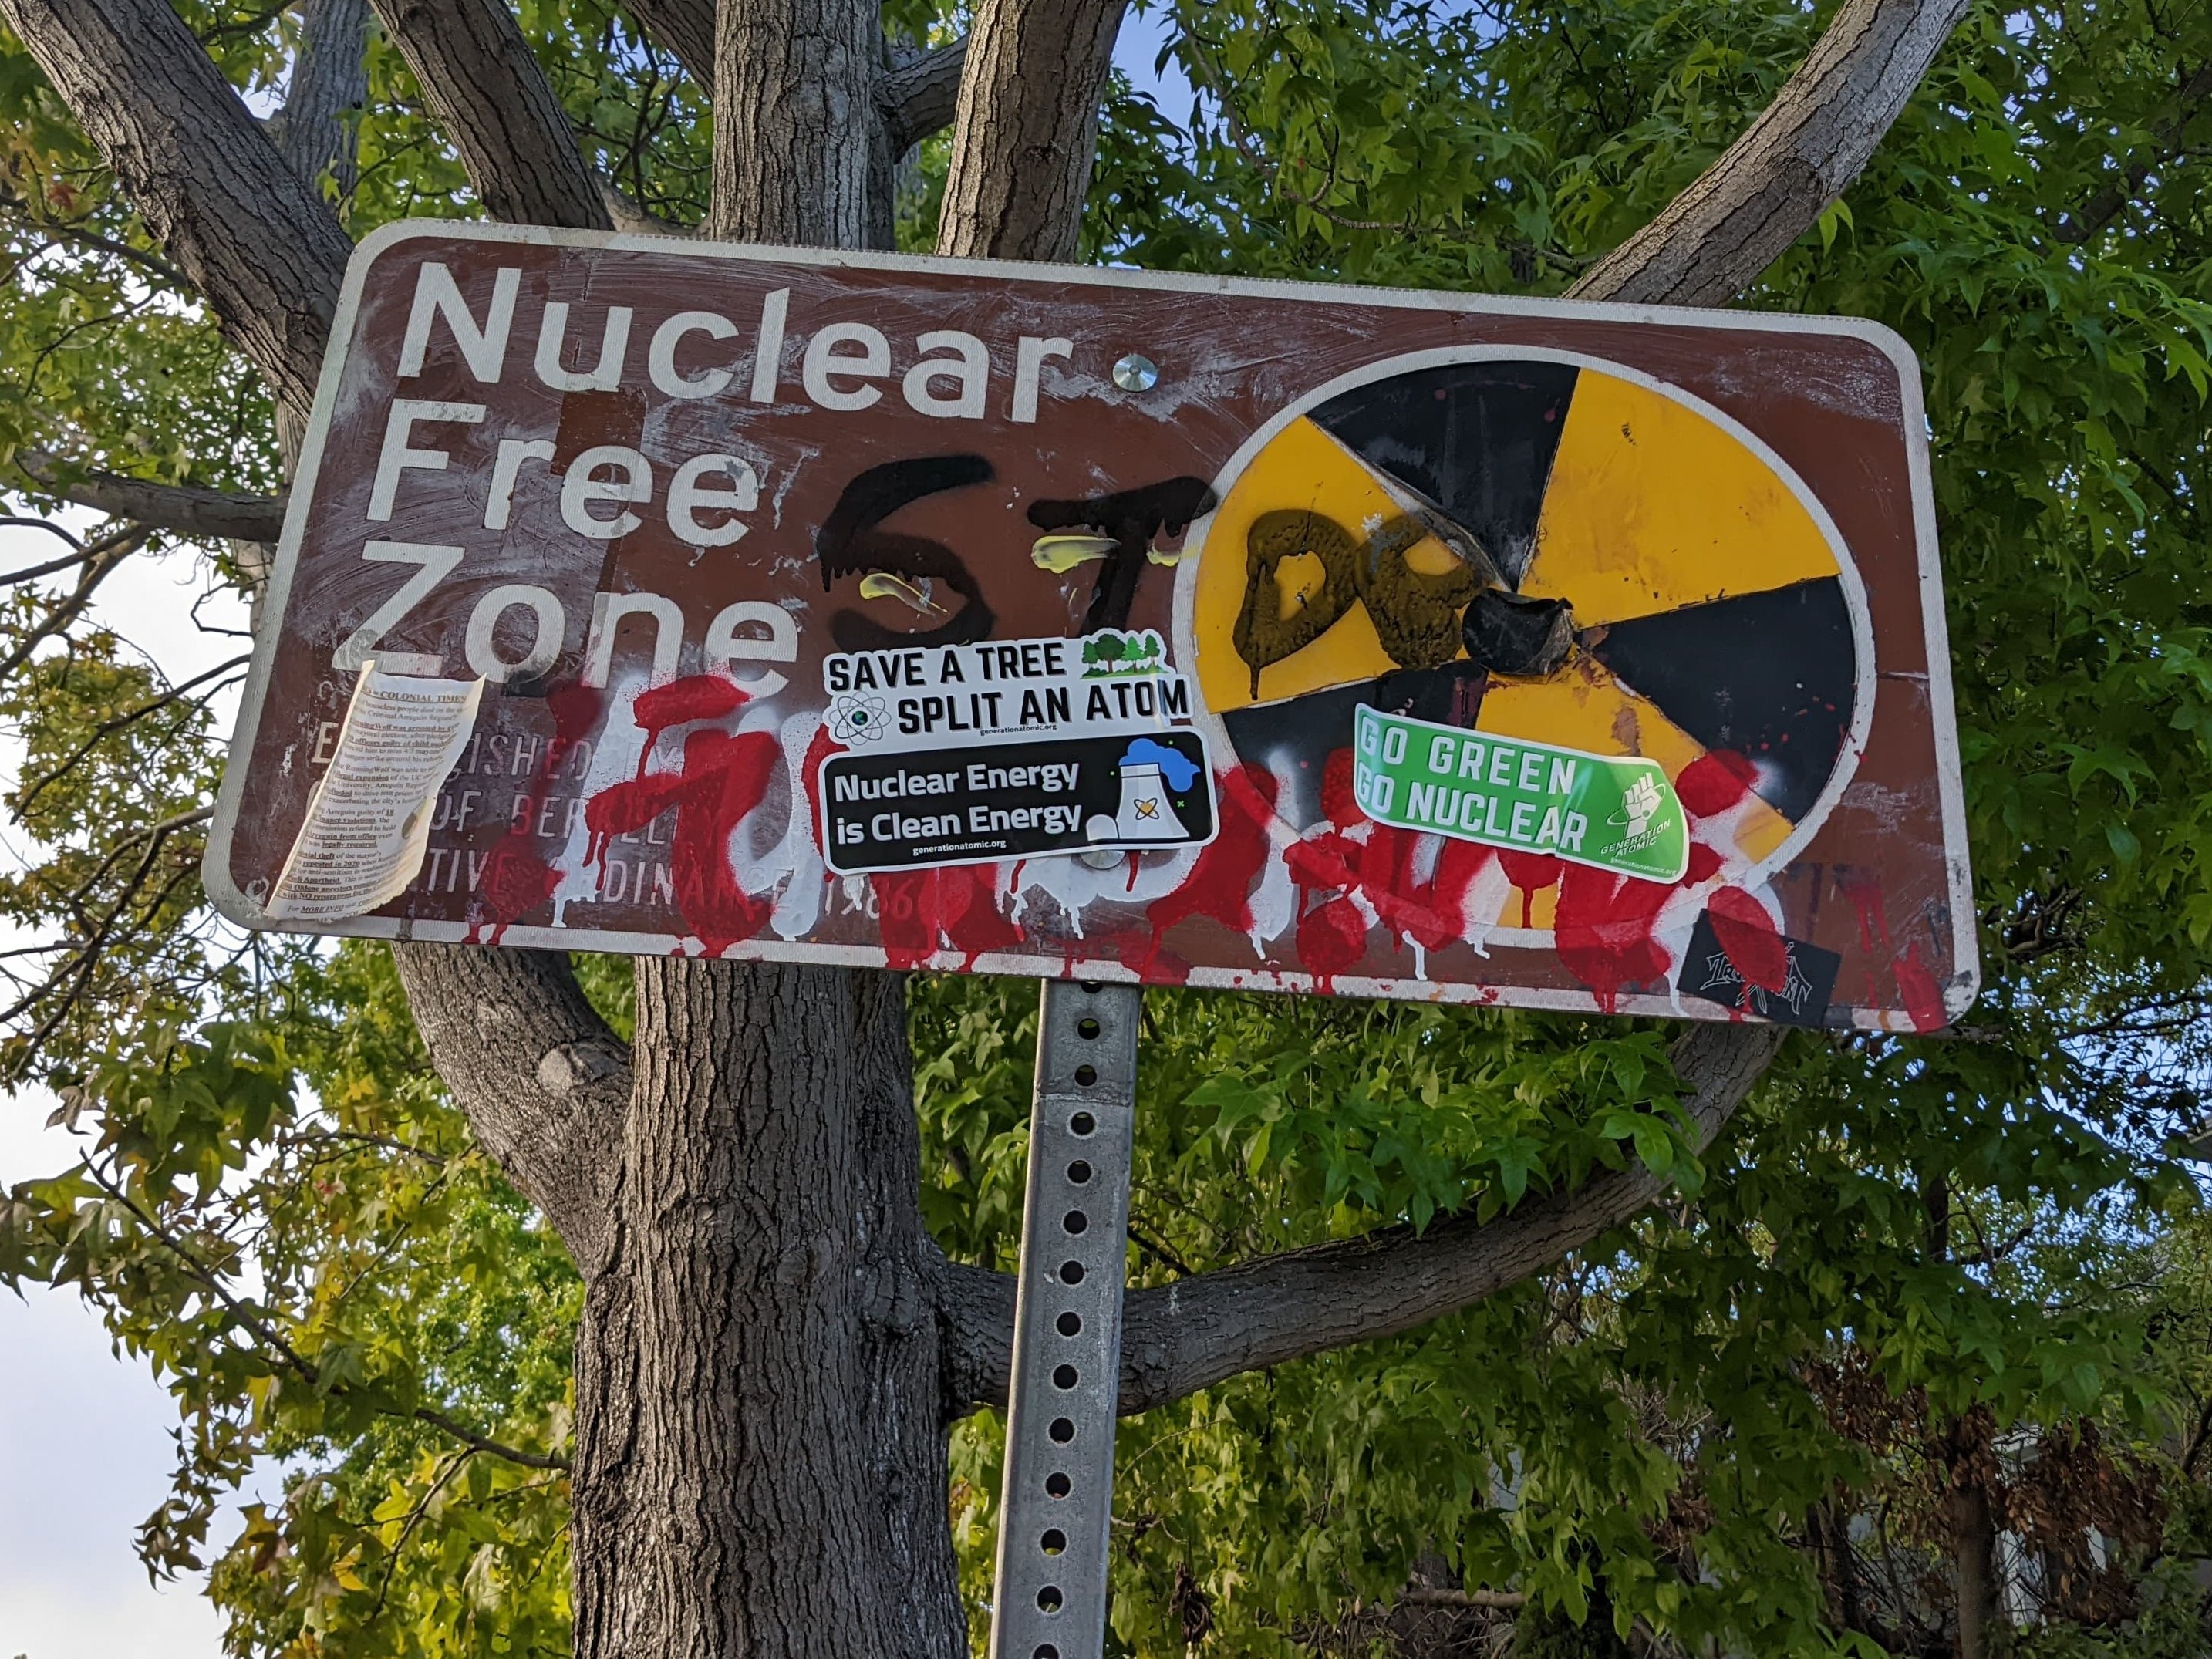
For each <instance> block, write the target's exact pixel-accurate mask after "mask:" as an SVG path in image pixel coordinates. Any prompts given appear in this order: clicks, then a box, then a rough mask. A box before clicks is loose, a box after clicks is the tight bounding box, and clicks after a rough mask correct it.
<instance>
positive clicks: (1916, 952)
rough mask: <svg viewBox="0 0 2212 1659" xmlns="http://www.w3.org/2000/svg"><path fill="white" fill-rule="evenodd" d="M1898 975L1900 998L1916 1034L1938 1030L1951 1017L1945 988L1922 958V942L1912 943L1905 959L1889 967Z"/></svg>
mask: <svg viewBox="0 0 2212 1659" xmlns="http://www.w3.org/2000/svg"><path fill="white" fill-rule="evenodd" d="M1890 967H1891V970H1892V971H1893V972H1894V973H1895V974H1896V975H1897V990H1898V996H1899V1000H1901V1001H1902V1002H1903V1003H1904V1004H1905V1018H1908V1019H1910V1020H1911V1022H1912V1029H1913V1030H1916V1031H1937V1030H1942V1028H1943V1022H1944V1021H1945V1020H1946V1019H1947V1018H1949V1015H1948V1013H1946V1012H1945V1011H1944V1007H1943V991H1942V987H1940V986H1939V985H1937V984H1936V975H1934V974H1932V973H1930V972H1929V969H1928V964H1927V963H1924V962H1923V961H1921V959H1920V941H1919V940H1917V939H1915V940H1913V942H1912V944H1911V945H1910V946H1909V947H1907V949H1906V951H1905V955H1904V957H1902V958H1901V959H1899V960H1897V961H1893V962H1892V963H1891V964H1890Z"/></svg>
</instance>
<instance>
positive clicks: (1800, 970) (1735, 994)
mask: <svg viewBox="0 0 2212 1659" xmlns="http://www.w3.org/2000/svg"><path fill="white" fill-rule="evenodd" d="M1733 926H1736V927H1741V924H1740V923H1738V924H1733ZM1781 942H1782V948H1783V952H1784V964H1785V965H1784V975H1783V983H1782V987H1781V988H1780V989H1779V990H1771V989H1769V988H1768V987H1765V986H1764V985H1759V984H1756V983H1747V982H1746V981H1745V978H1744V975H1743V972H1742V969H1741V968H1740V967H1739V966H1738V965H1737V963H1736V962H1735V958H1734V957H1731V956H1730V955H1729V951H1728V948H1727V946H1725V945H1723V944H1722V943H1721V940H1720V936H1719V934H1717V933H1715V932H1714V930H1713V913H1712V912H1711V911H1710V910H1708V911H1706V912H1705V914H1704V915H1700V916H1699V918H1698V925H1697V927H1696V928H1695V929H1694V930H1693V931H1692V933H1691V934H1690V949H1689V954H1688V955H1686V957H1683V958H1682V971H1681V972H1680V974H1678V975H1675V978H1674V988H1675V989H1676V990H1677V991H1680V993H1681V994H1683V995H1684V996H1691V997H1699V998H1702V999H1703V1000H1705V1001H1707V1002H1717V1003H1721V1004H1723V1005H1724V1006H1728V1007H1730V1008H1734V1009H1736V1010H1738V1011H1740V1012H1743V1013H1747V1014H1756V1015H1758V1016H1759V1017H1760V1018H1763V1019H1771V1020H1772V1021H1774V1022H1775V1023H1776V1024H1779V1025H1825V1024H1827V1015H1828V1003H1829V1000H1830V999H1831V998H1832V996H1833V995H1834V994H1835V989H1836V970H1837V969H1838V968H1840V967H1842V966H1843V962H1844V959H1843V957H1840V956H1838V955H1837V954H1836V952H1835V951H1823V950H1822V949H1821V948H1820V946H1819V945H1808V944H1807V943H1806V942H1805V941H1804V940H1803V939H1790V938H1788V937H1786V936H1785V937H1784V938H1783V939H1782V941H1781ZM1754 966H1755V965H1754Z"/></svg>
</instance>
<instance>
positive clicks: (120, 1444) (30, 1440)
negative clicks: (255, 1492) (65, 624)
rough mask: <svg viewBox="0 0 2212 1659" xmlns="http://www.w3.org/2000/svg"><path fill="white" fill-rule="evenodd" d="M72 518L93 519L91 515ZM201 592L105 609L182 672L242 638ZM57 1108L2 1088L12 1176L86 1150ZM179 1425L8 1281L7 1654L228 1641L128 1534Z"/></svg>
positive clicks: (0, 564)
mask: <svg viewBox="0 0 2212 1659" xmlns="http://www.w3.org/2000/svg"><path fill="white" fill-rule="evenodd" d="M73 522H75V523H76V524H77V525H78V526H79V527H82V525H83V524H84V523H86V522H88V515H87V517H86V518H84V519H79V520H73ZM59 550H60V544H59V543H58V542H56V541H55V540H54V539H53V538H52V537H51V536H46V535H43V534H41V533H40V532H37V531H31V530H20V529H9V528H0V570H10V569H15V568H20V567H21V566H23V565H26V564H29V563H33V562H40V561H43V560H46V559H51V558H52V557H53V556H54V555H55V554H56V553H57V552H58V551H59ZM198 597H199V584H198V582H197V580H195V579H194V578H193V576H192V573H191V568H190V561H189V560H188V559H186V558H185V557H182V556H173V557H171V558H170V559H167V560H165V561H164V562H161V564H159V565H155V564H153V563H150V562H147V561H144V560H134V561H133V562H131V563H130V564H128V565H126V566H125V567H124V568H122V569H120V570H118V571H117V572H116V573H115V574H113V575H112V576H111V577H109V578H108V580H107V582H106V585H105V586H103V587H102V589H101V590H100V593H99V595H98V596H97V598H96V600H95V603H94V612H95V614H96V615H97V616H98V617H99V619H100V621H101V622H103V623H106V624H107V625H108V626H109V627H111V628H112V629H115V630H116V631H117V632H118V633H119V634H121V635H123V637H124V638H125V639H127V640H130V641H132V642H133V643H134V644H136V645H137V646H138V647H140V648H141V649H143V650H144V651H145V652H147V653H149V654H150V655H152V656H153V657H154V658H155V660H156V661H158V662H160V663H161V665H163V666H164V667H165V668H166V669H167V671H168V672H169V674H170V676H171V678H173V679H181V678H187V677H188V676H190V675H191V674H194V673H197V672H198V671H200V670H201V669H203V668H208V667H212V666H213V665H215V664H216V663H218V662H221V661H223V660H224V659H227V658H228V657H231V656H234V655H235V654H236V653H237V651H238V648H239V641H235V640H232V639H228V638H225V637H224V636H222V635H202V634H200V633H199V632H198V630H197V629H196V628H195V627H194V625H193V623H192V620H191V605H192V601H193V600H194V599H197V598H198ZM200 614H201V616H202V617H203V618H204V619H205V620H206V621H208V622H210V623H216V624H217V625H220V626H224V627H233V628H243V627H244V626H245V625H246V623H245V611H244V607H243V606H238V605H232V606H228V607H223V606H218V605H208V606H206V607H204V609H203V610H202V611H201V613H200ZM224 723H225V724H226V725H227V724H228V710H226V711H225V720H224ZM7 747H9V748H12V745H7ZM0 763H4V765H5V768H6V769H7V771H8V772H9V774H11V775H12V773H13V771H14V769H15V756H14V754H13V753H4V754H0ZM9 839H12V837H11V838H9ZM0 855H4V854H0ZM53 1108H54V1101H53V1097H52V1096H51V1095H49V1094H47V1093H46V1091H44V1090H33V1091H23V1092H21V1093H20V1094H17V1095H15V1096H14V1097H8V1098H0V1187H4V1186H12V1185H14V1184H15V1182H19V1181H24V1180H27V1179H30V1178H33V1177H34V1176H45V1175H52V1174H54V1173H56V1172H57V1171H58V1170H62V1169H64V1168H66V1167H67V1166H68V1165H69V1164H72V1163H74V1162H75V1161H76V1155H75V1153H74V1152H72V1151H71V1150H70V1137H69V1136H68V1135H67V1134H66V1133H64V1132H63V1131H62V1130H59V1129H47V1128H46V1127H44V1126H45V1123H46V1116H47V1114H48V1113H50V1112H52V1110H53ZM176 1423H177V1413H176V1408H175V1407H174V1406H173V1404H172V1403H171V1401H170V1400H169V1397H168V1395H167V1394H166V1393H164V1392H163V1390H162V1389H161V1386H160V1385H159V1384H157V1383H155V1381H154V1379H153V1376H151V1374H150V1373H149V1371H148V1370H147V1368H146V1366H145V1365H144V1364H143V1363H141V1362H138V1361H136V1360H130V1359H118V1358H116V1357H115V1356H114V1354H113V1353H112V1352H111V1350H110V1347H109V1343H108V1337H107V1333H106V1330H105V1329H104V1328H102V1327H101V1325H100V1320H99V1317H98V1316H96V1315H95V1314H94V1313H93V1311H92V1310H90V1309H88V1308H87V1307H86V1306H85V1305H84V1304H83V1303H82V1301H81V1300H79V1299H78V1297H77V1296H76V1293H75V1292H74V1291H50V1290H33V1291H31V1292H30V1293H29V1295H28V1297H27V1300H23V1301H18V1300H17V1299H16V1298H15V1297H13V1296H9V1295H8V1294H6V1293H5V1292H3V1291H0V1659H14V1656H16V1655H19V1654H20V1655H22V1656H25V1659H216V1656H217V1655H219V1654H220V1653H221V1652H222V1647H221V1644H220V1640H219V1638H220V1635H221V1631H222V1624H221V1620H219V1619H218V1618H217V1616H216V1612H215V1610H214V1608H212V1607H210V1606H209V1605H208V1603H207V1602H206V1601H203V1600H201V1599H200V1597H199V1595H198V1593H197V1590H198V1587H197V1584H195V1583H176V1584H172V1585H169V1586H167V1587H165V1588H163V1589H158V1590H157V1589H154V1588H153V1587H152V1586H151V1585H149V1583H147V1579H146V1570H145V1569H144V1568H143V1566H141V1565H139V1562H138V1558H137V1555H135V1554H134V1553H132V1551H131V1535H132V1534H133V1533H134V1532H135V1531H136V1530H137V1526H138V1523H139V1522H141V1521H143V1520H144V1519H145V1518H146V1516H148V1515H149V1513H151V1512H152V1511H153V1510H154V1509H155V1506H156V1505H157V1504H160V1503H161V1500H162V1498H163V1497H164V1496H165V1495H166V1492H167V1485H168V1480H167V1472H168V1468H169V1457H170V1445H169V1439H168V1435H169V1431H170V1430H171V1429H172V1428H173V1427H174V1426H175V1425H176ZM221 1525H222V1523H221V1522H218V1530H220V1528H221Z"/></svg>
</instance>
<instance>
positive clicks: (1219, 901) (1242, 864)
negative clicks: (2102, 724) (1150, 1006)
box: [1125, 762, 1278, 974]
mask: <svg viewBox="0 0 2212 1659" xmlns="http://www.w3.org/2000/svg"><path fill="white" fill-rule="evenodd" d="M1214 782H1215V786H1216V787H1215V794H1216V796H1217V797H1218V799H1219V801H1220V803H1221V806H1220V811H1221V823H1220V827H1219V829H1218V833H1217V834H1216V835H1215V836H1214V838H1213V840H1212V842H1210V843H1208V844H1207V845H1206V847H1205V848H1202V849H1201V850H1200V853H1199V855H1198V858H1197V860H1196V861H1195V862H1194V863H1193V864H1192V866H1191V867H1190V873H1189V874H1188V875H1187V876H1185V877H1184V878H1182V881H1181V882H1179V883H1177V884H1176V887H1175V888H1174V890H1172V891H1170V892H1167V893H1163V894H1162V895H1161V896H1159V897H1158V898H1156V899H1154V900H1153V901H1152V903H1151V904H1150V905H1149V906H1147V907H1146V911H1145V920H1146V922H1148V923H1149V924H1150V925H1151V927H1152V939H1151V941H1150V943H1149V944H1148V945H1146V946H1145V947H1144V949H1143V951H1142V954H1141V955H1139V957H1137V958H1136V959H1135V960H1134V961H1133V962H1130V963H1129V965H1130V966H1131V967H1133V968H1134V969H1136V970H1137V971H1138V972H1139V974H1149V973H1151V971H1152V966H1153V961H1154V958H1155V957H1157V956H1158V953H1159V948H1160V938H1161V936H1162V935H1163V934H1164V933H1166V932H1167V931H1168V929H1169V928H1170V927H1174V926H1175V925H1176V923H1177V922H1179V921H1183V920H1184V919H1186V918H1187V917H1190V916H1211V917H1212V918H1213V920H1214V921H1218V922H1219V923H1220V924H1221V925H1222V926H1223V927H1226V928H1228V929H1229V930H1230V932H1231V933H1250V932H1251V931H1252V927H1253V922H1252V887H1253V884H1254V883H1255V882H1257V881H1258V880H1259V878H1260V872H1261V871H1262V870H1264V869H1265V868H1266V867H1267V823H1268V821H1269V820H1270V819H1272V818H1273V817H1274V814H1275V794H1276V791H1277V787H1278V786H1277V784H1276V781H1275V775H1274V774H1273V773H1272V772H1270V771H1268V770H1267V769H1266V768H1264V767H1259V766H1254V765H1252V764H1251V763H1249V762H1248V763H1244V764H1243V765H1241V766H1239V767H1238V768H1237V769H1236V770H1234V771H1231V772H1223V773H1220V774H1218V775H1217V776H1216V777H1215V780H1214ZM1125 960H1126V958H1125Z"/></svg>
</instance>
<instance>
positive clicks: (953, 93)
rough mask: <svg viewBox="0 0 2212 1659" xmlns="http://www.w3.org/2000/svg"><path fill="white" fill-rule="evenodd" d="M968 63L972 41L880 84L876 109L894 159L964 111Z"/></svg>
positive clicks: (926, 56) (943, 49)
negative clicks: (962, 96)
mask: <svg viewBox="0 0 2212 1659" xmlns="http://www.w3.org/2000/svg"><path fill="white" fill-rule="evenodd" d="M967 63H968V37H967V36H966V35H964V34H963V35H962V36H961V37H960V38H959V39H958V40H955V41H954V42H953V43H952V44H951V46H939V47H938V48H937V49H936V50H935V51H934V52H924V53H923V54H922V55H921V57H919V58H915V60H914V62H912V63H911V64H902V66H900V67H899V68H897V69H895V70H890V71H888V72H887V73H886V74H885V75H884V78H883V79H882V80H881V81H879V82H877V83H876V107H877V108H878V110H880V111H882V112H883V117H884V131H885V132H886V133H888V134H889V135H890V150H891V154H892V155H894V156H899V155H905V154H906V153H907V151H908V150H909V149H913V148H914V147H915V145H916V144H918V143H921V141H922V140H923V139H925V138H927V137H929V135H930V134H931V133H933V132H935V131H938V130H939V129H940V128H942V127H946V126H949V125H951V123H952V118H953V117H954V116H955V115H956V114H957V112H959V108H960V77H961V71H962V70H963V69H964V68H965V67H966V66H967Z"/></svg>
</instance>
